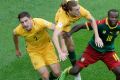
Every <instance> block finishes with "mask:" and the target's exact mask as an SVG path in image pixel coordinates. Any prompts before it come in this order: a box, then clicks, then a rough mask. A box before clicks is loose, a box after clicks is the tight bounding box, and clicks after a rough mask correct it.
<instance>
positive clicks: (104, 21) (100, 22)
mask: <svg viewBox="0 0 120 80" xmlns="http://www.w3.org/2000/svg"><path fill="white" fill-rule="evenodd" d="M96 23H97V24H105V23H106V18H105V19H102V20H96Z"/></svg>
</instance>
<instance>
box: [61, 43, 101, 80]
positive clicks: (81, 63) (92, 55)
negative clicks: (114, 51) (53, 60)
mask: <svg viewBox="0 0 120 80" xmlns="http://www.w3.org/2000/svg"><path fill="white" fill-rule="evenodd" d="M99 59H100V54H98V52H97V51H96V50H94V49H93V48H92V47H91V46H90V45H89V46H88V47H87V48H86V50H85V51H84V53H83V55H82V57H81V58H80V60H78V61H77V62H76V64H75V65H74V66H73V67H69V68H66V69H65V70H64V72H63V73H62V75H63V76H64V75H67V74H71V75H74V76H76V74H78V73H79V72H80V71H81V70H82V69H83V68H84V67H87V66H88V65H89V64H93V63H95V62H96V61H98V60H99ZM61 80H64V79H62V78H61Z"/></svg>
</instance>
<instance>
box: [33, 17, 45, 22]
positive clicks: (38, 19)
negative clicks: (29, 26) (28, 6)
mask: <svg viewBox="0 0 120 80" xmlns="http://www.w3.org/2000/svg"><path fill="white" fill-rule="evenodd" d="M43 20H44V19H42V18H33V21H35V22H42V21H43Z"/></svg>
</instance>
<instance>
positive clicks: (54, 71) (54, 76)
mask: <svg viewBox="0 0 120 80" xmlns="http://www.w3.org/2000/svg"><path fill="white" fill-rule="evenodd" d="M49 66H50V68H51V71H52V72H50V80H53V79H57V78H58V77H59V76H60V65H59V63H55V64H51V65H49Z"/></svg>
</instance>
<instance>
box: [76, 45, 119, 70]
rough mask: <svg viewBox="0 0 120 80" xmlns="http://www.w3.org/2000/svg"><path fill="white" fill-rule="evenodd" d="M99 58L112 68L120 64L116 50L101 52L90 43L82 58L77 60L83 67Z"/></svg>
mask: <svg viewBox="0 0 120 80" xmlns="http://www.w3.org/2000/svg"><path fill="white" fill-rule="evenodd" d="M98 60H101V61H103V62H104V63H105V64H106V65H107V67H108V68H109V69H110V70H111V69H113V68H115V67H117V66H120V60H119V58H118V56H117V54H116V53H115V52H114V51H111V52H106V53H104V54H103V53H100V52H98V51H96V50H95V49H94V48H92V47H91V46H90V45H88V46H87V48H86V50H85V51H84V53H83V55H82V56H81V58H80V60H79V61H77V63H76V64H77V65H78V66H80V67H81V68H84V67H87V66H88V65H89V64H93V63H95V62H97V61H98Z"/></svg>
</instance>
